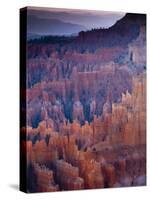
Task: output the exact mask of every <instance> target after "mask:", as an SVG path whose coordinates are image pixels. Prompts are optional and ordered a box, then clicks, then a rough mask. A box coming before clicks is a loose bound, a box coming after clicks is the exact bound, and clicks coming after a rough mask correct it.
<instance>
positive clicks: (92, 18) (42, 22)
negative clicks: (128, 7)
mask: <svg viewBox="0 0 150 200" xmlns="http://www.w3.org/2000/svg"><path fill="white" fill-rule="evenodd" d="M124 15H125V13H122V12H106V11H94V10H72V9H57V8H36V7H29V8H28V23H27V24H28V26H27V27H28V33H32V34H40V35H41V34H42V35H47V34H51V35H70V34H76V33H78V32H79V31H81V30H89V29H91V28H102V27H103V28H108V27H110V26H112V25H113V24H114V23H115V22H116V21H117V20H119V19H120V18H122V17H123V16H124Z"/></svg>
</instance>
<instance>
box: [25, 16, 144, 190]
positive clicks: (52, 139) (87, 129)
mask: <svg viewBox="0 0 150 200" xmlns="http://www.w3.org/2000/svg"><path fill="white" fill-rule="evenodd" d="M47 41H48V40H47ZM27 48H28V59H27V68H28V84H27V85H28V88H27V90H26V96H27V102H26V103H27V113H26V114H27V124H25V126H23V127H22V128H21V138H22V140H21V150H22V155H23V156H24V157H25V156H26V153H27V155H28V156H27V167H28V170H27V171H28V178H30V177H29V176H32V177H33V181H31V182H30V181H29V183H30V184H29V188H28V190H29V191H30V192H44V191H63V190H79V189H93V188H108V187H109V188H111V187H125V186H137V185H138V186H139V185H145V184H146V53H145V49H146V33H145V15H138V14H135V15H134V14H127V15H126V16H125V17H124V18H123V19H121V20H119V21H118V22H117V23H116V24H115V25H114V26H112V27H110V28H109V29H95V30H91V31H87V32H86V31H85V32H83V31H82V32H80V33H79V35H78V36H77V37H76V38H74V39H73V40H72V41H69V42H68V41H67V43H63V45H60V44H59V41H58V42H57V43H56V44H52V43H50V42H47V43H44V42H41V40H40V39H39V40H38V42H34V41H30V42H29V43H28V47H27ZM22 93H23V94H24V91H23V92H22ZM22 107H23V108H22V109H23V110H24V104H23V106H22Z"/></svg>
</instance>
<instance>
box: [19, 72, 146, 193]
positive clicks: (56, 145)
mask: <svg viewBox="0 0 150 200" xmlns="http://www.w3.org/2000/svg"><path fill="white" fill-rule="evenodd" d="M145 78H146V77H145V74H144V73H143V74H140V75H139V76H138V77H135V78H133V80H132V81H133V89H132V91H133V92H132V93H131V94H130V93H129V92H128V91H126V93H122V98H121V101H120V103H112V105H111V106H110V103H109V99H108V100H107V101H106V103H105V104H104V106H103V113H102V115H101V116H98V117H97V116H96V115H94V118H93V120H92V121H91V122H90V123H88V122H87V121H86V122H85V124H84V125H81V124H80V122H79V121H77V120H74V121H73V123H70V122H69V121H68V122H65V121H64V122H63V123H61V124H60V128H59V130H60V131H59V132H57V131H55V130H54V127H53V123H52V121H51V120H49V119H48V118H45V119H44V120H43V121H41V122H40V123H39V125H38V127H37V128H32V127H29V126H28V127H27V128H26V129H27V130H25V128H22V134H26V133H27V136H26V137H27V141H23V143H24V144H23V145H22V146H23V147H24V149H23V151H24V154H25V153H26V152H25V151H27V155H28V156H27V158H28V162H27V163H28V167H29V166H30V165H32V171H33V172H32V173H33V174H34V176H35V183H33V186H32V187H31V188H32V189H33V191H34V189H35V188H36V191H58V190H60V189H61V190H75V189H83V188H86V189H91V188H103V187H117V186H130V185H140V184H144V181H145V173H146V171H145V170H146V169H145V167H146V157H145V151H146V149H145V144H146V122H145V120H146V116H145V114H146V102H145V95H146V85H145V84H146V79H145ZM30 173H31V172H30Z"/></svg>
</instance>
